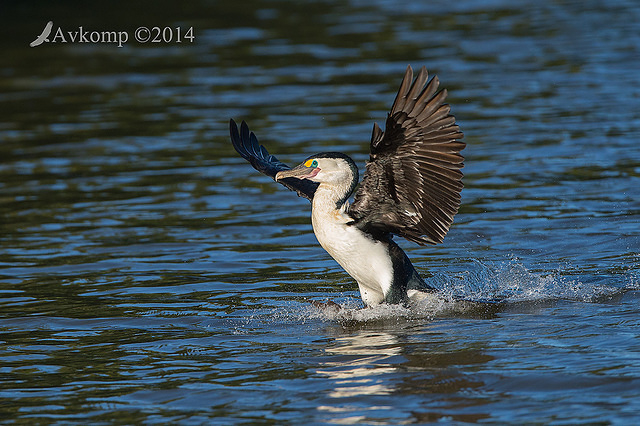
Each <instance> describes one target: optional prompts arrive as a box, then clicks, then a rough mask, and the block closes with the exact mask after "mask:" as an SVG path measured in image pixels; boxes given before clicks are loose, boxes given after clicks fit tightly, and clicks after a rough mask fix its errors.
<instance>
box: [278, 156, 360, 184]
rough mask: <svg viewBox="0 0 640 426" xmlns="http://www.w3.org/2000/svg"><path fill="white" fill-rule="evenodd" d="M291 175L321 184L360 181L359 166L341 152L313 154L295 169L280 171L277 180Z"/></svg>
mask: <svg viewBox="0 0 640 426" xmlns="http://www.w3.org/2000/svg"><path fill="white" fill-rule="evenodd" d="M291 177H293V178H297V179H309V180H311V181H313V182H318V183H320V184H323V183H324V184H328V185H335V186H344V185H345V184H346V185H348V186H351V184H352V182H354V181H355V183H357V182H358V167H357V166H356V163H354V162H353V160H352V159H351V158H349V156H347V155H345V154H342V153H341V152H322V153H320V154H316V155H312V156H311V157H309V158H307V159H306V160H305V161H304V162H303V163H302V164H300V165H298V166H296V167H294V168H293V169H290V170H282V171H280V172H278V173H277V174H276V181H278V180H281V179H285V178H291Z"/></svg>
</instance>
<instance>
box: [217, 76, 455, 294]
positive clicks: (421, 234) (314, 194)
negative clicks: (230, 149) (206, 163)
mask: <svg viewBox="0 0 640 426" xmlns="http://www.w3.org/2000/svg"><path fill="white" fill-rule="evenodd" d="M428 80H429V79H428V74H427V70H426V68H425V67H422V69H420V72H419V73H418V75H417V76H416V79H415V80H413V70H412V69H411V66H408V67H407V71H406V73H405V75H404V78H403V80H402V84H401V85H400V89H399V90H398V94H397V96H396V99H395V101H394V102H393V106H392V107H391V112H390V113H389V114H388V115H387V121H386V125H385V127H386V128H385V130H384V132H383V131H382V130H381V129H380V127H378V125H377V123H374V125H373V134H372V136H371V145H370V157H369V161H368V162H367V164H366V171H365V173H364V177H363V179H362V182H360V185H359V186H358V168H357V166H356V164H355V163H354V162H353V160H352V159H351V158H349V157H348V156H347V155H345V154H342V153H339V152H322V153H319V154H316V155H312V156H311V157H308V158H307V159H306V160H305V161H304V162H303V163H302V164H300V165H299V166H297V167H295V168H293V169H292V168H290V167H289V166H287V165H286V164H284V163H282V162H280V161H279V160H278V159H277V158H276V157H275V156H273V155H270V154H269V153H268V152H267V150H266V149H265V148H264V147H263V146H262V145H260V144H259V143H258V139H257V138H256V136H255V134H254V133H253V132H250V131H249V127H248V126H247V124H246V123H245V122H244V121H243V122H242V124H241V126H240V131H239V132H238V126H237V125H236V123H235V122H234V121H233V120H231V121H230V132H231V141H232V142H233V146H234V148H235V149H236V151H238V153H239V154H240V155H241V156H242V157H243V158H244V159H245V160H247V161H249V163H251V165H252V166H253V167H254V168H255V169H256V170H258V171H260V172H262V173H264V174H265V175H267V176H270V177H271V178H273V179H274V180H275V181H276V182H279V183H281V184H283V185H284V186H286V187H287V188H289V189H291V190H293V191H296V192H297V193H298V195H299V196H302V197H305V198H308V199H309V200H310V201H311V223H312V225H313V232H314V233H315V235H316V238H317V239H318V241H319V242H320V245H321V246H322V247H323V248H324V249H325V250H326V251H327V252H328V253H329V254H330V255H331V256H332V257H333V258H334V259H335V260H336V261H337V262H338V263H339V264H340V266H342V267H343V268H344V270H345V271H347V273H349V275H351V276H352V277H353V278H354V279H355V280H356V282H357V283H358V287H359V289H360V295H361V297H362V300H363V301H364V303H365V305H366V306H374V305H378V304H381V303H389V304H407V303H408V302H410V301H411V300H412V299H414V298H419V297H420V295H421V294H423V295H424V293H431V292H433V291H435V289H433V288H432V287H430V286H428V285H427V284H426V283H425V282H424V281H423V280H422V278H420V276H419V275H418V273H417V272H416V270H415V268H414V267H413V265H412V264H411V261H410V260H409V258H408V257H407V255H406V254H405V252H404V251H403V250H402V249H401V248H400V247H399V246H398V245H397V244H396V243H395V242H394V241H393V239H392V236H393V235H394V234H395V235H399V236H401V237H404V238H406V239H408V240H410V241H413V242H415V243H418V244H437V243H441V242H442V241H443V239H444V236H445V235H446V234H447V232H448V231H449V228H450V226H451V224H452V223H453V217H454V215H455V214H456V213H457V212H458V208H459V206H460V192H461V191H462V186H463V185H462V172H461V170H460V169H461V168H462V167H463V160H464V158H463V157H462V155H461V154H460V151H462V150H463V149H464V147H465V143H464V142H462V141H461V140H460V139H462V137H463V134H462V132H461V131H460V128H459V127H458V125H457V124H456V122H455V117H454V116H453V115H452V114H451V113H450V106H449V105H448V104H446V103H445V98H446V97H447V91H446V89H443V90H441V91H438V86H439V80H438V77H435V76H434V77H433V78H432V79H431V80H430V81H428ZM356 188H358V189H357V190H356ZM352 195H353V197H354V199H353V203H349V198H350V197H351V196H352Z"/></svg>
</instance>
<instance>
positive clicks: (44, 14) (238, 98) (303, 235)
mask: <svg viewBox="0 0 640 426" xmlns="http://www.w3.org/2000/svg"><path fill="white" fill-rule="evenodd" d="M0 16H1V19H2V28H3V30H2V31H3V34H5V35H4V36H3V37H1V38H0V46H1V47H2V51H3V55H2V56H0V422H2V423H5V424H13V423H18V424H48V423H54V424H56V423H58V424H112V423H125V424H136V423H140V424H155V423H181V424H243V423H272V424H292V425H297V424H302V423H303V422H305V423H309V424H322V423H338V424H355V423H361V424H414V423H417V424H420V423H429V422H435V421H443V422H446V423H450V422H455V423H467V422H468V423H475V422H482V423H489V424H523V423H536V424H544V423H560V424H567V423H570V424H573V423H588V422H590V423H601V424H633V423H634V421H636V420H637V419H638V418H640V402H639V401H640V391H639V390H638V389H640V308H639V304H640V292H639V291H638V290H639V289H640V272H639V271H640V227H639V226H638V225H639V222H640V73H639V72H638V70H639V69H640V5H639V4H637V2H634V1H612V2H611V1H595V0H588V1H575V2H572V1H563V2H553V1H545V0H543V1H538V2H525V1H516V2H513V1H508V2H507V1H499V0H497V1H491V2H474V1H470V0H463V1H459V2H455V3H452V2H444V1H438V2H429V3H428V5H427V3H425V4H424V5H422V4H421V3H416V2H412V3H410V4H400V3H395V2H387V1H374V2H370V1H368V2H361V1H352V2H287V1H279V2H242V3H239V2H204V1H202V2H192V3H189V4H188V5H177V4H175V3H174V2H142V3H136V4H135V5H131V4H129V3H125V2H115V3H113V2H109V3H108V4H97V3H96V4H89V3H88V4H87V5H85V6H81V5H77V4H75V3H72V2H62V3H44V2H41V3H36V4H35V5H32V6H29V5H27V4H24V3H18V2H7V3H6V4H3V5H2V6H0ZM47 21H53V23H54V27H53V28H54V31H56V30H57V28H62V29H63V30H64V31H78V29H79V26H83V29H84V30H85V31H125V32H127V33H128V35H129V37H130V39H129V41H128V42H127V43H125V44H124V46H123V47H122V48H118V47H117V46H116V45H115V44H114V43H111V44H109V43H93V42H86V43H85V42H75V43H74V42H70V41H68V42H67V43H64V42H62V40H61V39H59V38H58V39H57V40H56V42H55V43H54V42H52V40H50V42H48V43H47V42H45V43H43V44H42V45H40V46H38V47H34V48H30V47H29V43H31V42H32V41H33V40H34V39H35V38H36V37H37V35H38V34H40V33H41V32H42V30H43V28H44V26H45V24H46V23H47ZM140 26H146V27H148V28H152V27H154V26H158V27H159V28H163V29H164V28H165V27H168V28H170V29H172V31H173V30H174V29H175V28H176V27H180V28H181V30H182V31H185V32H186V30H187V29H188V28H193V35H194V37H195V39H194V40H193V41H192V42H191V41H187V40H184V39H183V42H182V43H176V42H175V41H172V42H170V43H165V42H160V43H151V42H148V43H139V42H136V41H135V40H133V35H134V31H135V30H136V28H138V27H140ZM176 31H177V30H176ZM53 34H54V35H55V32H54V33H53ZM173 35H174V37H175V36H177V33H173ZM182 35H185V34H184V33H182ZM89 37H90V36H89ZM407 64H412V65H413V66H414V68H417V67H420V66H421V65H426V66H427V67H428V69H429V70H430V71H431V73H432V74H433V73H437V74H438V76H439V77H440V80H441V82H442V85H443V86H444V87H447V88H448V89H449V92H450V96H449V102H450V104H451V105H452V108H453V112H454V114H455V115H456V117H457V120H458V123H459V124H460V126H461V127H462V129H463V131H464V132H465V141H466V142H467V144H468V145H467V148H466V149H465V151H464V154H465V157H466V167H465V169H464V171H465V180H464V182H465V190H464V191H463V206H462V208H461V211H460V214H459V215H458V216H456V221H455V223H454V226H453V228H452V230H451V232H450V233H449V235H448V236H447V238H446V239H445V243H444V244H443V245H440V246H437V247H418V246H415V245H412V244H410V243H408V242H404V241H399V243H400V244H401V245H402V247H403V248H404V249H405V250H406V251H407V253H408V255H409V256H410V257H411V259H412V260H413V263H414V264H415V265H416V267H417V268H418V269H419V271H420V272H421V273H422V275H424V276H428V277H429V280H430V282H431V283H432V284H434V285H436V286H438V287H440V288H442V289H443V290H444V292H445V294H447V295H455V296H461V297H464V298H467V299H470V300H480V299H490V298H494V297H500V298H503V299H505V303H503V304H499V305H482V304H480V305H473V304H471V305H470V304H464V303H444V302H443V303H441V304H434V305H430V306H424V307H423V308H422V309H417V310H413V311H409V310H405V309H400V308H388V307H387V308H378V309H374V310H367V311H360V310H358V308H359V307H360V299H359V295H358V293H357V287H356V285H355V283H354V282H353V281H352V280H351V278H350V277H348V276H347V275H346V273H344V272H343V271H342V270H341V269H340V268H339V266H338V265H337V264H336V263H335V262H334V261H333V260H332V259H331V258H330V257H329V256H328V255H327V254H326V253H325V252H324V251H323V250H322V249H321V248H320V246H319V245H318V244H317V242H316V240H315V237H314V235H313V233H312V230H311V225H310V218H309V216H310V207H309V204H308V202H307V201H306V200H303V199H300V198H298V197H296V196H295V194H293V193H289V192H288V191H286V190H285V189H283V188H282V187H280V186H279V185H276V184H274V183H273V182H271V181H270V180H269V179H268V178H266V177H264V176H262V175H260V174H259V173H257V172H255V171H254V170H253V169H252V168H251V167H250V166H249V165H248V164H247V163H246V162H245V161H244V160H242V159H241V158H239V157H238V156H237V155H236V154H235V152H234V151H233V148H232V147H231V144H230V142H229V138H228V120H229V118H232V117H233V118H235V119H236V120H238V121H239V120H243V119H244V120H246V121H247V122H248V123H249V124H250V125H251V128H252V130H254V131H255V132H256V134H257V135H258V137H259V138H260V141H261V143H263V144H265V145H266V146H267V147H268V148H269V149H270V151H272V152H273V153H275V154H277V155H278V157H279V158H280V159H281V160H283V161H285V162H288V163H290V164H297V163H298V162H299V161H301V160H302V159H304V158H306V157H307V156H308V155H310V154H313V153H315V152H319V151H327V150H337V151H342V152H345V153H347V154H349V155H350V156H352V157H353V158H354V159H355V160H356V161H357V162H358V163H359V166H360V167H361V170H362V169H363V166H364V161H365V160H366V159H367V157H368V151H367V149H368V141H369V137H370V134H371V128H372V123H373V121H378V122H379V123H381V124H382V123H383V122H384V118H385V115H386V112H387V110H388V108H389V107H390V105H391V103H392V101H393V98H394V96H395V92H396V90H397V87H398V85H399V83H400V80H401V78H402V75H403V72H404V69H405V68H406V65H407ZM328 299H331V300H335V301H336V302H338V303H340V304H342V305H343V306H344V307H345V310H344V312H343V313H342V314H339V315H335V314H334V315H332V314H328V313H323V312H320V311H318V310H315V309H314V308H312V307H311V306H310V304H309V303H308V302H309V301H310V300H320V301H323V300H328Z"/></svg>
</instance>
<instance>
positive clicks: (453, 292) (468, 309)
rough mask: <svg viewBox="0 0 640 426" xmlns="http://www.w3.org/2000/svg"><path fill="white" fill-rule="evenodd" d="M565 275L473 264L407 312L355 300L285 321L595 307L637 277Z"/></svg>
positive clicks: (514, 263) (303, 310)
mask: <svg viewBox="0 0 640 426" xmlns="http://www.w3.org/2000/svg"><path fill="white" fill-rule="evenodd" d="M569 272H570V271H569V270H568V269H562V268H559V269H556V270H552V271H533V270H530V269H529V268H527V267H526V266H525V265H524V264H523V263H522V262H521V261H519V260H518V259H517V258H512V259H510V260H509V261H506V262H500V263H497V262H483V261H480V260H473V261H472V263H471V265H470V267H469V268H467V270H465V271H462V272H458V273H454V274H437V275H435V276H433V277H431V278H430V279H429V280H428V283H429V284H430V285H432V286H434V287H436V288H438V289H439V290H440V291H439V292H438V293H434V294H429V295H427V296H426V297H422V298H418V299H417V300H413V301H412V303H411V304H410V305H409V306H408V307H405V306H399V305H384V304H383V305H379V306H375V307H371V308H366V309H363V308H362V304H361V302H360V300H359V299H355V298H352V299H347V300H346V301H340V303H339V304H332V303H330V304H324V305H323V304H322V303H320V304H317V306H312V305H311V304H309V305H306V304H305V305H304V306H302V307H300V306H299V307H298V308H297V309H295V310H294V311H291V310H288V312H287V313H286V314H285V313H283V312H282V311H281V312H280V314H275V315H273V316H274V317H277V316H281V315H285V316H287V317H289V318H290V319H292V318H291V317H292V316H293V317H297V319H298V320H299V321H306V320H310V319H319V320H328V321H338V322H340V323H346V322H351V321H355V322H372V321H376V322H379V321H388V320H392V319H401V320H412V319H425V318H427V319H433V318H436V317H438V316H445V315H474V314H475V315H480V316H483V315H491V314H492V313H495V312H496V311H497V310H499V309H500V307H501V306H505V305H508V304H514V303H522V302H542V301H553V300H574V301H582V302H587V303H589V302H596V301H599V300H602V299H603V298H609V297H613V296H614V295H616V294H620V293H621V292H625V291H628V290H633V289H637V288H638V283H637V277H635V276H632V275H628V276H626V279H627V281H628V282H627V283H623V284H622V286H611V285H606V284H601V283H592V282H585V281H583V280H580V279H578V278H571V277H570V276H569V275H568V274H569Z"/></svg>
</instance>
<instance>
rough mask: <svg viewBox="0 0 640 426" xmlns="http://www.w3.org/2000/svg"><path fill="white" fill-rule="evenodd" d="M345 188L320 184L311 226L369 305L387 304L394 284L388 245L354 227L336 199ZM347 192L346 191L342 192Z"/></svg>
mask: <svg viewBox="0 0 640 426" xmlns="http://www.w3.org/2000/svg"><path fill="white" fill-rule="evenodd" d="M341 189H343V188H336V187H335V186H332V185H327V184H324V183H323V184H320V186H319V187H318V189H317V190H316V192H315V194H314V196H313V202H312V210H311V223H312V225H313V232H314V233H315V234H316V238H317V239H318V242H319V243H320V245H321V246H322V248H324V249H325V250H326V251H327V252H328V253H329V254H330V255H331V257H333V258H334V259H335V260H336V262H338V263H339V264H340V266H342V267H343V268H344V270H345V271H347V273H348V274H349V275H351V276H352V277H353V278H354V279H355V280H356V281H357V282H358V287H359V288H360V295H361V296H362V300H363V301H364V303H365V304H366V305H367V306H372V305H377V304H380V303H382V302H384V300H385V297H386V295H387V294H388V293H389V290H390V289H391V285H392V283H393V263H392V261H391V257H390V256H389V252H388V249H387V246H386V245H385V244H384V243H382V242H379V241H374V240H373V239H371V238H369V237H368V236H367V235H366V234H365V233H363V232H362V231H360V230H359V229H358V228H356V227H355V226H349V225H347V223H348V222H350V221H351V220H352V219H351V217H349V215H348V214H347V213H346V211H347V209H348V202H347V203H345V204H343V205H342V206H341V207H340V208H339V209H338V208H336V200H337V199H339V196H338V195H337V194H340V193H341V192H342V191H341ZM342 193H344V192H342Z"/></svg>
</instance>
